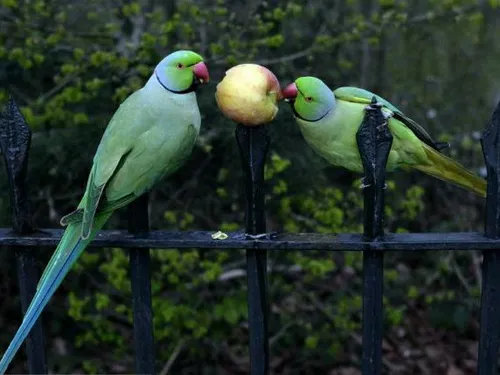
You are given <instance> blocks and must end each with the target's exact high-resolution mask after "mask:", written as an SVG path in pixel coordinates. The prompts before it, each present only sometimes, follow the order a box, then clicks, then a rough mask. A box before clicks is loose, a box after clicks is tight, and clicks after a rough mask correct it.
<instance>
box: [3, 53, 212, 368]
mask: <svg viewBox="0 0 500 375" xmlns="http://www.w3.org/2000/svg"><path fill="white" fill-rule="evenodd" d="M208 80H209V74H208V70H207V67H206V65H205V64H204V63H203V58H202V57H201V56H200V55H198V54H197V53H194V52H192V51H176V52H173V53H171V54H169V55H168V56H166V57H165V58H164V59H163V60H162V61H161V62H160V63H159V64H158V65H157V66H156V67H155V70H154V72H153V74H152V75H151V77H150V78H149V80H148V81H147V83H146V84H145V85H144V86H143V87H142V88H141V89H139V90H137V91H136V92H134V93H133V94H131V95H130V96H129V97H128V98H127V99H126V100H125V101H124V102H123V103H122V104H121V105H120V107H119V108H118V109H117V111H116V112H115V114H114V115H113V117H112V118H111V120H110V122H109V124H108V126H107V128H106V131H105V132H104V135H103V137H102V139H101V142H100V144H99V146H98V148H97V152H96V154H95V156H94V163H93V166H92V169H91V170H90V174H89V178H88V181H87V188H86V190H85V194H84V195H83V198H82V200H81V202H80V204H79V205H78V208H77V209H76V210H75V211H73V212H72V213H70V214H68V215H66V216H64V217H63V218H62V219H61V224H62V225H64V226H66V225H67V226H68V227H67V229H66V230H65V232H64V234H63V236H62V238H61V241H60V242H59V245H58V246H57V249H56V251H55V253H54V254H53V255H52V258H51V259H50V261H49V264H48V265H47V267H46V268H45V271H44V273H43V275H42V277H41V278H40V281H39V284H38V287H37V291H36V294H35V296H34V297H33V300H32V301H31V304H30V306H29V308H28V310H27V312H26V314H25V316H24V319H23V322H22V324H21V326H20V328H19V329H18V331H17V333H16V335H15V337H14V339H13V340H12V342H11V343H10V345H9V347H8V348H7V351H6V352H5V353H4V355H3V357H2V359H1V361H0V374H4V373H5V371H6V370H7V367H8V365H9V363H10V362H11V360H12V358H13V357H14V355H15V354H16V352H17V350H18V349H19V347H20V346H21V344H22V342H23V341H24V340H25V339H26V337H27V335H28V333H29V332H30V330H31V329H32V327H33V325H34V324H35V322H36V321H37V319H38V317H39V316H40V314H41V312H42V310H43V308H44V307H45V305H46V304H47V303H48V301H49V299H50V298H51V297H52V295H53V294H54V292H55V291H56V289H57V287H58V286H59V285H60V284H61V282H62V280H63V278H64V277H65V276H66V274H67V273H68V271H69V270H70V268H71V266H72V265H73V263H75V262H76V260H77V259H78V258H79V256H80V254H81V253H82V251H83V250H84V249H85V248H86V247H87V246H88V245H89V243H90V242H91V241H92V240H93V238H94V237H95V235H96V234H97V232H98V231H99V229H101V228H102V226H103V225H104V223H106V221H107V220H108V219H109V217H110V216H111V215H112V214H113V211H115V210H116V209H118V208H120V207H123V206H125V205H126V204H128V203H130V202H132V201H133V200H134V199H136V198H137V197H139V196H140V195H142V194H143V193H144V192H146V191H148V190H149V189H151V187H152V186H153V185H154V184H155V183H156V182H157V181H159V180H160V179H161V178H163V177H165V176H167V175H169V174H171V173H172V172H174V171H175V170H176V169H177V168H179V167H180V166H181V165H182V164H183V163H184V161H185V160H186V159H187V158H188V157H189V155H190V154H191V151H192V148H193V145H194V143H195V141H196V138H197V136H198V133H199V130H200V123H201V118H200V112H199V109H198V103H197V101H196V94H195V90H196V88H197V87H198V85H199V84H200V83H204V82H207V81H208Z"/></svg>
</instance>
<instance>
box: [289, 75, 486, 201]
mask: <svg viewBox="0 0 500 375" xmlns="http://www.w3.org/2000/svg"><path fill="white" fill-rule="evenodd" d="M282 94H283V98H284V99H285V100H288V101H289V102H290V104H291V106H292V110H293V113H294V116H295V119H296V121H297V123H298V125H299V127H300V129H301V131H302V134H303V136H304V138H305V140H306V141H307V143H308V144H309V145H310V146H311V147H312V148H313V150H314V151H315V152H317V153H318V154H319V155H321V156H322V157H324V158H325V159H326V160H327V161H328V162H329V163H330V164H332V165H336V166H342V167H344V168H347V169H349V170H351V171H354V172H360V173H362V172H363V164H362V162H361V157H360V155H359V149H358V145H357V141H356V133H357V131H358V129H359V127H360V126H361V123H362V122H363V118H364V115H365V108H366V107H367V106H368V105H369V104H370V103H371V100H372V98H373V96H375V98H376V100H377V102H378V103H379V104H381V105H382V112H383V114H384V117H386V119H387V121H388V125H389V129H390V131H391V133H392V135H393V143H392V147H391V151H390V153H389V159H388V161H387V166H386V169H387V171H393V170H395V169H397V168H399V167H411V168H415V169H418V170H420V171H422V172H425V173H427V174H430V175H432V176H434V177H436V178H439V179H441V180H443V181H447V182H450V183H452V184H455V185H458V186H460V187H462V188H464V189H467V190H470V191H472V192H474V193H476V194H478V195H480V196H482V197H485V196H486V180H484V179H482V178H481V177H479V176H477V175H475V174H474V173H472V172H470V171H468V170H467V169H465V168H464V167H463V166H461V165H460V164H459V163H457V162H456V161H454V160H452V159H450V158H449V157H447V156H445V155H443V154H442V153H441V152H440V150H441V149H442V148H445V147H447V146H448V144H443V143H442V142H435V141H434V140H433V139H432V138H431V137H430V136H429V134H428V133H427V132H426V131H425V129H423V128H422V127H421V126H420V125H418V124H417V123H416V122H415V121H413V120H412V119H410V118H409V117H406V116H405V115H404V114H403V113H402V112H401V111H400V110H399V109H397V108H396V107H395V106H394V105H392V104H391V103H389V102H388V101H387V100H385V99H383V98H381V97H380V96H378V95H375V94H372V93H371V92H369V91H367V90H364V89H360V88H357V87H340V88H338V89H336V90H334V91H332V90H330V89H329V88H328V86H327V85H326V84H325V83H324V82H323V81H321V80H320V79H318V78H316V77H300V78H298V79H296V80H295V82H294V83H291V84H290V85H288V86H287V87H286V88H284V89H283V90H282Z"/></svg>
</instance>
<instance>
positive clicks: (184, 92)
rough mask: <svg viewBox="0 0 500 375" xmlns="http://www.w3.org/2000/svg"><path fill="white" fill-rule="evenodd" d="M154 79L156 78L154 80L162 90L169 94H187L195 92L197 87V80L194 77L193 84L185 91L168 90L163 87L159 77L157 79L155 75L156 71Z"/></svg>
mask: <svg viewBox="0 0 500 375" xmlns="http://www.w3.org/2000/svg"><path fill="white" fill-rule="evenodd" d="M155 77H156V80H157V81H158V82H159V83H160V85H162V86H163V88H164V89H165V90H167V91H170V92H171V93H174V94H189V93H190V92H193V91H195V90H196V88H197V87H198V86H199V83H198V79H197V78H196V77H194V78H193V83H192V84H191V86H189V87H188V88H187V89H186V90H180V91H176V90H172V89H169V88H168V87H167V86H165V85H164V84H163V82H162V81H161V80H160V77H158V74H156V71H155Z"/></svg>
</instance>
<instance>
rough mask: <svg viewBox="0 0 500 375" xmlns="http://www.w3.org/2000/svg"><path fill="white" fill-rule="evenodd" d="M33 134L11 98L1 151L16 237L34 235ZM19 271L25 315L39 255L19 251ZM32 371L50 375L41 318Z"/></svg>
mask: <svg viewBox="0 0 500 375" xmlns="http://www.w3.org/2000/svg"><path fill="white" fill-rule="evenodd" d="M30 145H31V130H30V128H29V127H28V124H27V123H26V121H25V119H24V117H23V115H22V114H21V111H20V110H19V108H18V106H17V104H16V102H15V100H14V98H13V97H10V98H9V101H8V102H7V107H6V110H5V112H4V113H3V114H2V115H1V116H0V149H1V150H2V155H3V158H4V161H5V167H6V171H7V178H8V182H9V195H10V205H11V215H12V227H13V229H14V232H15V233H16V236H22V235H30V234H32V233H33V232H34V228H33V222H32V216H31V213H30V208H29V200H28V194H27V191H26V174H27V169H28V155H29V149H30ZM16 267H17V275H18V280H19V290H20V294H21V311H22V315H23V316H24V314H25V313H26V310H27V309H28V306H29V304H30V302H31V300H32V299H33V296H34V295H35V292H36V286H37V282H38V281H37V280H38V270H37V267H36V259H35V253H34V252H33V251H29V250H28V249H27V248H24V247H20V248H17V249H16ZM26 354H27V357H28V370H29V372H30V373H31V374H46V373H47V357H46V351H45V340H44V336H43V330H42V323H41V319H40V318H39V319H38V321H37V323H36V324H35V325H34V327H33V329H32V330H31V332H30V334H29V335H28V337H27V338H26Z"/></svg>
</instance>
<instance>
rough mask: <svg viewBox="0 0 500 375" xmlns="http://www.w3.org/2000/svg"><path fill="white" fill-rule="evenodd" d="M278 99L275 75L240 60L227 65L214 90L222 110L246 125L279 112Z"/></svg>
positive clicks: (278, 93)
mask: <svg viewBox="0 0 500 375" xmlns="http://www.w3.org/2000/svg"><path fill="white" fill-rule="evenodd" d="M280 99H281V89H280V84H279V82H278V79H277V78H276V76H275V75H274V74H273V73H272V72H271V71H270V70H269V69H267V68H265V67H263V66H261V65H257V64H240V65H236V66H234V67H232V68H231V69H229V70H228V71H227V72H226V75H225V76H224V78H223V79H222V81H221V82H219V84H218V85H217V89H216V92H215V100H216V101H217V105H218V106H219V109H220V110H221V111H222V113H224V115H225V116H226V117H229V118H230V119H232V120H234V121H236V122H237V123H239V124H242V125H245V126H258V125H262V124H266V123H269V122H271V121H272V120H273V119H274V118H275V117H276V114H277V113H278V101H279V100H280Z"/></svg>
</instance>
